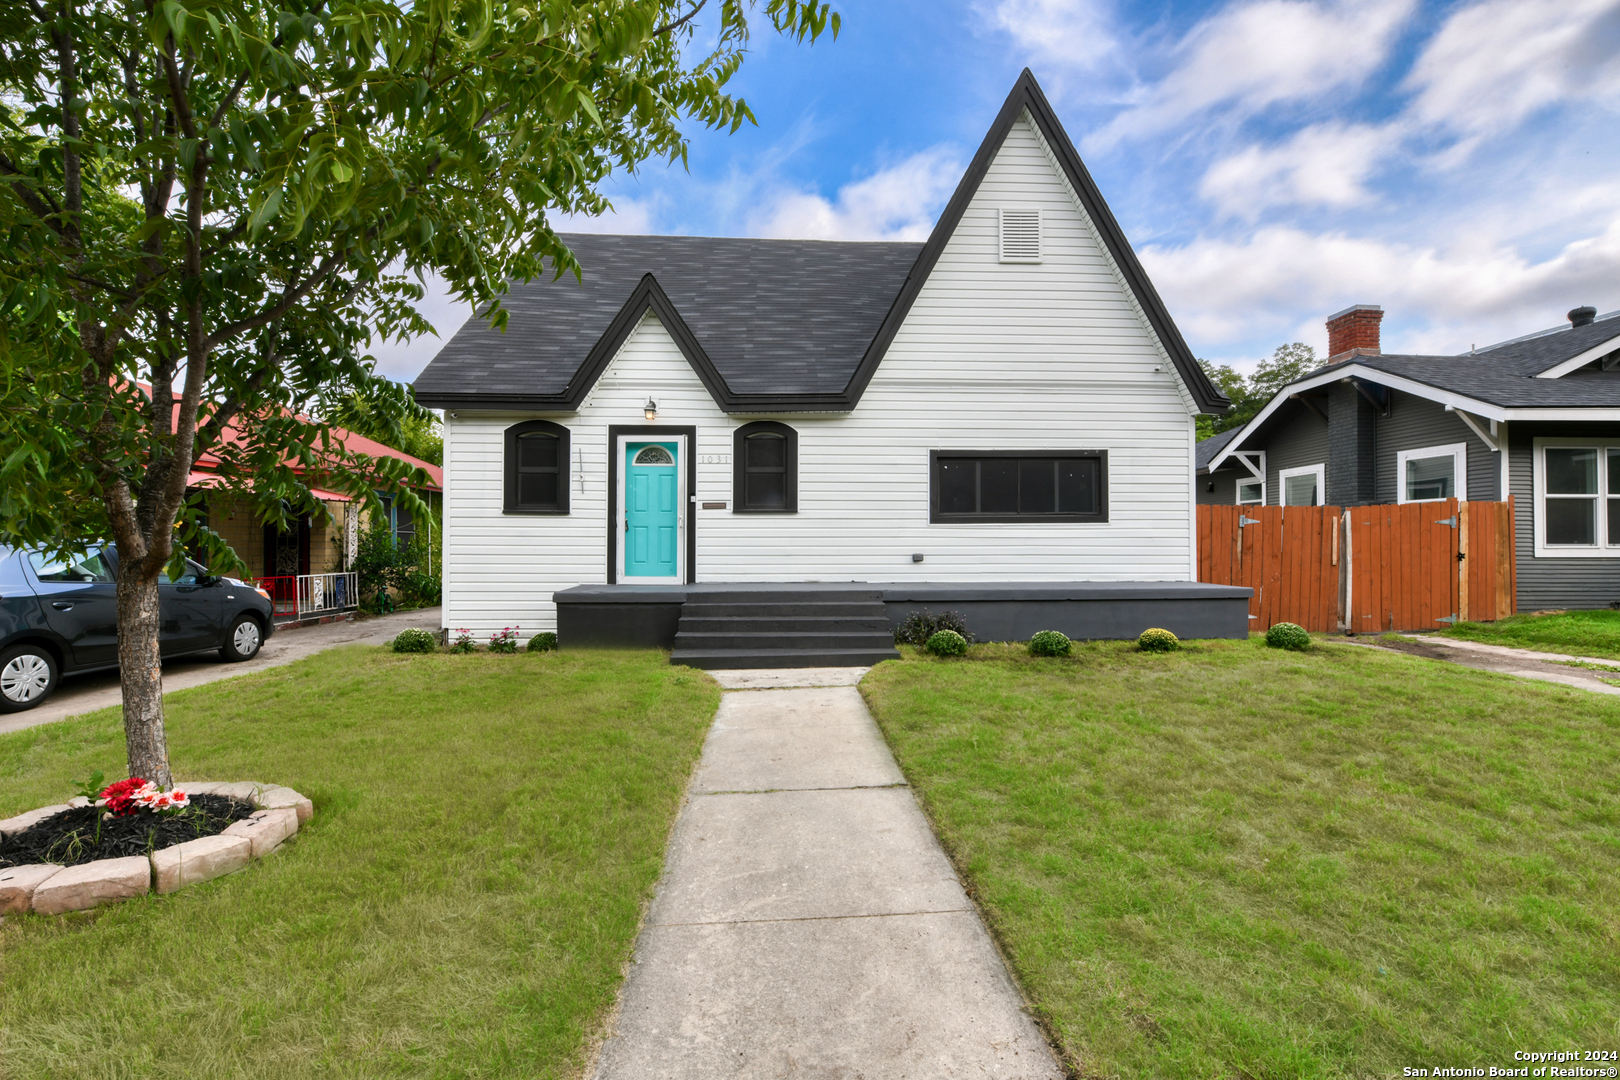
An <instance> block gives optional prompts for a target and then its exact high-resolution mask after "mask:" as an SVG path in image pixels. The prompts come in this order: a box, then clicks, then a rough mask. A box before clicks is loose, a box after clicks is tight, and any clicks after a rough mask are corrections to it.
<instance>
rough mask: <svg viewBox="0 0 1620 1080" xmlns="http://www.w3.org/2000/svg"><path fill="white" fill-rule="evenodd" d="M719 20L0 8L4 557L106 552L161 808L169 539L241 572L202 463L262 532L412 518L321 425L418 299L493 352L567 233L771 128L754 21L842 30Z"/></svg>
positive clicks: (741, 16)
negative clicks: (760, 107)
mask: <svg viewBox="0 0 1620 1080" xmlns="http://www.w3.org/2000/svg"><path fill="white" fill-rule="evenodd" d="M707 4H708V0H591V2H587V0H517V2H514V0H280V2H273V0H8V2H7V3H5V4H3V5H0V304H4V306H5V318H4V319H3V320H0V542H3V543H9V544H18V545H28V546H43V547H48V548H51V549H53V550H58V551H68V550H72V549H74V548H75V547H82V546H83V545H85V544H87V543H89V542H91V541H93V540H96V539H103V538H110V539H112V540H113V541H115V542H116V544H117V547H118V552H119V564H120V574H119V578H118V585H117V596H118V625H119V642H118V661H119V665H120V668H121V679H122V685H123V698H124V728H125V734H126V737H127V742H128V754H129V767H130V771H131V774H132V775H139V776H143V777H145V778H147V779H150V780H155V781H157V782H159V783H160V784H163V785H165V786H168V785H169V784H170V783H171V782H172V779H171V775H170V770H169V761H168V751H167V745H166V741H165V736H164V729H163V702H162V694H161V689H162V688H161V682H160V678H159V675H160V671H159V662H158V591H157V587H156V585H157V579H158V575H159V573H160V572H161V571H162V570H163V569H164V567H165V566H168V565H170V564H172V562H173V561H174V560H175V559H176V558H177V553H178V551H179V546H178V545H180V544H189V545H191V546H192V547H193V548H194V549H196V550H199V551H204V552H207V553H208V554H209V555H210V556H211V557H212V558H214V559H215V560H218V559H229V558H231V556H230V554H229V552H228V549H227V548H225V546H224V545H223V543H222V542H220V541H219V539H218V537H215V536H213V535H212V534H211V533H210V532H209V531H208V530H207V528H206V523H205V521H204V519H203V515H202V510H201V502H200V500H199V499H197V498H196V497H195V496H194V495H192V494H188V490H189V488H188V482H189V480H190V476H191V470H192V467H193V464H194V463H195V462H196V460H197V458H198V455H200V454H202V453H204V452H210V453H212V454H214V455H215V456H217V457H218V458H219V462H220V464H219V469H218V474H219V477H220V479H221V482H222V483H223V484H224V485H225V491H226V492H227V493H233V494H239V495H242V496H244V497H248V498H251V499H252V500H253V501H254V504H255V505H256V506H258V507H259V509H260V513H261V515H262V516H264V517H265V518H266V519H267V520H268V521H270V522H273V523H278V524H285V522H286V519H287V517H288V516H289V515H292V514H297V513H300V512H304V511H306V510H313V509H314V506H315V504H314V503H313V498H312V496H311V495H310V492H309V490H308V488H307V487H306V486H305V484H306V482H308V481H310V478H311V477H312V476H319V477H320V479H321V484H322V486H325V487H331V488H334V489H337V490H342V491H346V492H350V493H352V494H353V495H354V496H355V497H360V498H370V497H371V492H372V491H374V490H377V489H382V490H385V491H397V492H398V493H399V498H400V499H401V501H402V502H405V503H406V504H407V505H409V504H410V503H411V500H412V498H413V497H412V495H411V491H410V488H411V484H412V483H413V482H420V480H421V479H422V478H420V477H417V476H414V475H412V470H410V469H408V468H406V467H405V466H404V465H403V463H401V462H398V461H397V460H395V459H392V458H379V459H369V458H365V457H363V456H362V455H355V454H352V453H348V452H346V451H345V450H344V448H343V447H341V446H340V445H337V444H336V443H335V441H334V440H331V439H328V438H327V437H326V434H327V432H326V429H325V427H324V426H323V425H322V424H321V423H319V422H316V421H311V420H310V419H308V412H309V409H310V407H311V406H312V405H313V404H314V403H317V402H319V401H321V400H328V401H330V400H337V399H339V398H341V397H342V396H344V395H345V394H349V393H353V392H356V391H363V390H364V388H365V387H366V386H367V385H368V384H370V383H372V382H373V380H374V378H375V376H374V374H373V372H372V371H371V367H370V364H369V363H368V361H367V359H366V358H365V357H363V356H362V355H361V350H362V349H363V347H364V344H365V342H366V341H367V340H368V339H369V338H370V336H371V335H372V334H373V333H376V334H379V335H381V336H382V337H385V338H386V337H401V338H408V337H410V336H412V335H414V334H417V333H421V332H424V331H426V330H428V329H429V327H428V326H427V325H426V323H424V322H423V321H422V319H421V318H420V317H419V316H418V315H417V314H416V312H415V310H414V308H413V307H412V302H413V301H415V300H417V299H419V298H420V296H421V289H420V287H419V285H417V284H416V281H417V280H419V278H418V277H416V276H415V275H419V274H421V273H423V272H426V271H432V272H435V273H437V274H439V275H440V276H441V277H442V278H443V279H444V280H445V281H446V282H447V283H448V285H449V287H450V290H451V292H452V294H453V295H454V296H455V297H456V298H457V299H458V300H460V301H462V302H465V303H469V304H473V305H475V306H478V307H479V308H480V309H481V310H483V311H485V312H486V313H487V317H489V318H490V319H491V320H492V321H493V322H494V323H495V324H496V325H503V324H504V319H505V313H504V311H503V309H502V307H501V303H500V300H501V295H502V293H503V291H504V290H505V288H506V282H507V281H508V280H509V279H513V278H518V279H527V278H531V277H534V276H536V275H539V274H542V273H548V272H549V273H563V272H575V273H578V272H579V268H578V266H577V264H576V262H575V260H574V258H573V256H572V255H571V254H570V253H569V251H568V249H567V248H566V246H565V245H564V244H563V243H562V242H561V241H560V240H559V239H558V238H557V236H556V234H555V233H554V232H553V231H552V227H551V224H550V219H549V217H548V215H551V214H556V213H583V214H597V213H601V212H603V211H605V210H606V209H608V204H607V202H606V200H605V199H604V198H603V196H602V195H601V194H600V190H599V188H600V185H601V182H602V181H603V179H604V178H606V177H607V176H608V175H609V173H610V172H611V171H612V170H614V169H616V168H617V169H625V170H634V169H635V168H637V166H638V165H640V164H641V163H643V162H646V161H648V160H649V159H655V158H657V159H664V160H678V161H684V159H685V155H686V151H687V142H686V136H685V134H684V125H687V124H690V123H696V124H702V125H707V126H710V127H716V128H725V129H730V130H733V131H735V130H736V129H737V128H739V127H740V126H741V125H742V124H743V123H745V122H749V121H750V120H752V114H751V112H750V110H749V108H748V106H747V104H746V103H745V102H744V101H742V100H741V99H739V98H737V97H735V96H733V95H732V94H730V93H728V92H727V90H726V87H727V85H728V82H729V80H730V79H731V78H732V77H733V76H734V75H735V74H736V72H737V70H738V68H739V66H740V65H741V64H742V62H743V58H744V55H745V52H746V49H747V45H748V41H749V33H750V17H751V13H757V14H753V15H752V17H754V18H762V19H763V20H764V22H765V23H767V24H768V26H769V29H770V30H772V31H774V32H776V33H780V34H784V35H786V36H788V37H789V38H791V39H794V40H797V41H805V40H814V39H815V38H817V37H818V36H819V35H821V34H822V33H824V32H825V31H827V30H831V31H832V32H833V33H834V34H835V35H836V33H837V30H838V17H837V15H836V14H834V13H833V12H832V11H831V10H830V8H829V6H828V5H827V4H826V3H823V2H821V0H759V2H758V3H757V5H756V4H747V3H744V2H743V0H718V2H717V3H716V5H715V6H713V7H706V5H707ZM705 13H706V14H707V15H708V16H709V17H710V19H711V20H712V21H711V25H708V26H706V27H704V28H703V29H704V32H703V33H702V34H701V35H700V34H699V33H698V26H699V23H698V17H699V15H701V14H705ZM177 536H178V540H177Z"/></svg>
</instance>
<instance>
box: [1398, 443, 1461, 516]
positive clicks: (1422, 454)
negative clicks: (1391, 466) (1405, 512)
mask: <svg viewBox="0 0 1620 1080" xmlns="http://www.w3.org/2000/svg"><path fill="white" fill-rule="evenodd" d="M1447 454H1449V455H1451V458H1452V465H1451V467H1452V470H1453V479H1454V480H1455V481H1456V484H1455V487H1456V494H1454V495H1445V496H1442V497H1440V498H1436V499H1409V498H1407V497H1406V463H1407V462H1408V461H1409V460H1411V459H1412V458H1420V459H1421V458H1435V457H1445V456H1446V455H1447ZM1446 499H1456V500H1457V501H1458V502H1465V501H1467V499H1468V444H1467V443H1465V442H1455V443H1446V444H1445V445H1444V446H1425V447H1421V448H1419V449H1416V450H1399V451H1396V453H1395V502H1396V503H1397V504H1399V505H1405V504H1406V503H1425V502H1445V501H1446Z"/></svg>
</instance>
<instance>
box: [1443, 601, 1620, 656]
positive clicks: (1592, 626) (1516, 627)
mask: <svg viewBox="0 0 1620 1080" xmlns="http://www.w3.org/2000/svg"><path fill="white" fill-rule="evenodd" d="M1440 633H1441V634H1442V635H1443V636H1445V637H1456V638H1463V639H1464V640H1466V641H1483V642H1487V643H1489V644H1491V645H1510V646H1512V647H1513V648H1516V649H1536V650H1538V651H1540V652H1558V653H1573V654H1574V655H1576V656H1595V657H1599V658H1600V659H1605V660H1620V611H1565V612H1562V613H1561V614H1558V615H1512V616H1509V617H1508V618H1506V619H1502V620H1499V621H1497V622H1489V623H1458V624H1457V625H1456V626H1455V627H1453V628H1452V629H1449V630H1442V631H1441V632H1440Z"/></svg>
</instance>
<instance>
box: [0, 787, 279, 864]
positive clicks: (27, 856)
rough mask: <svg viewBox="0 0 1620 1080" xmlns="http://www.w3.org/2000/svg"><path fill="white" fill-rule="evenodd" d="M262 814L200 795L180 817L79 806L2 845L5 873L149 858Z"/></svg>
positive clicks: (240, 804) (223, 797)
mask: <svg viewBox="0 0 1620 1080" xmlns="http://www.w3.org/2000/svg"><path fill="white" fill-rule="evenodd" d="M109 805H111V801H110V800H109ZM257 809H258V807H256V806H254V805H253V804H252V803H251V802H248V801H247V800H245V799H233V798H231V797H230V796H228V795H201V794H199V795H192V796H190V797H189V798H188V799H187V805H186V806H185V807H184V809H183V810H182V811H181V812H179V813H159V812H154V811H151V810H145V809H137V810H134V811H132V812H131V813H127V814H119V813H117V812H116V811H114V812H111V813H109V812H108V811H107V810H106V809H104V808H103V807H101V806H88V805H86V806H75V807H71V808H69V809H67V810H60V811H58V812H57V813H55V814H52V815H51V816H50V817H48V818H45V819H43V820H41V821H39V822H38V823H36V824H34V825H31V826H29V827H28V828H26V829H24V830H23V831H21V832H19V833H16V834H14V835H11V836H7V837H6V838H5V839H4V840H0V869H6V868H9V867H13V866H26V865H27V864H29V863H55V864H56V865H58V866H78V865H79V864H81V863H87V862H94V861H95V860H97V859H118V858H123V857H125V856H129V855H146V854H149V853H150V852H153V851H160V850H162V849H163V848H166V847H173V846H174V845H175V844H183V843H185V842H186V841H187V840H196V839H198V838H199V837H203V836H215V835H218V834H219V833H222V832H224V831H225V830H226V829H227V828H229V827H230V825H231V824H232V823H234V822H237V821H242V820H244V819H246V818H249V817H251V816H252V815H253V812H254V811H255V810H257Z"/></svg>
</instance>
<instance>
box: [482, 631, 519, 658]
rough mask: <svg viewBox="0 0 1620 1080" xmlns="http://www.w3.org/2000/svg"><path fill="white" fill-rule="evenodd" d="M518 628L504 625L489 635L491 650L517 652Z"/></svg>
mask: <svg viewBox="0 0 1620 1080" xmlns="http://www.w3.org/2000/svg"><path fill="white" fill-rule="evenodd" d="M517 639H518V628H517V627H515V626H504V627H502V628H501V629H499V630H497V631H495V633H493V634H491V635H489V651H490V652H493V653H515V652H517Z"/></svg>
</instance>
